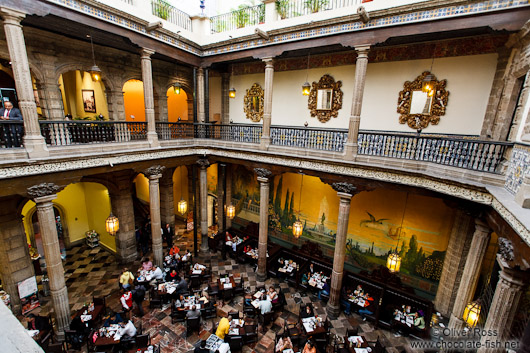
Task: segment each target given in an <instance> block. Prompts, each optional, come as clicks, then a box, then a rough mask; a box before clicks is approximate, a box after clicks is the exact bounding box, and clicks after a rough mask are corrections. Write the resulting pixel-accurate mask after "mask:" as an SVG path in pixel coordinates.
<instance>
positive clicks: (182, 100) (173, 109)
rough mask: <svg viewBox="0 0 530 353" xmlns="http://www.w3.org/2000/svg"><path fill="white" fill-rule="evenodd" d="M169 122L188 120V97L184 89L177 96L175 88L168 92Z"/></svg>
mask: <svg viewBox="0 0 530 353" xmlns="http://www.w3.org/2000/svg"><path fill="white" fill-rule="evenodd" d="M166 94H167V119H168V120H167V121H170V122H174V121H178V118H179V117H180V119H181V120H188V101H187V100H188V95H187V94H186V92H184V90H183V89H181V90H180V94H175V92H174V90H173V87H170V88H169V89H168V90H167V93H166Z"/></svg>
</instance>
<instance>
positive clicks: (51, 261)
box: [34, 194, 70, 336]
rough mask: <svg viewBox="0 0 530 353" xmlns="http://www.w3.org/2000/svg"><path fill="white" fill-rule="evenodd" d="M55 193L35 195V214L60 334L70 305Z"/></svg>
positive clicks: (67, 317) (66, 323)
mask: <svg viewBox="0 0 530 353" xmlns="http://www.w3.org/2000/svg"><path fill="white" fill-rule="evenodd" d="M56 198H57V195H56V194H52V195H47V196H41V197H36V198H35V199H34V200H35V203H36V204H37V216H38V219H39V227H40V232H41V238H42V247H43V248H44V257H45V258H46V270H47V272H48V279H49V284H50V291H51V294H52V302H53V309H54V312H55V319H56V323H57V331H58V335H59V336H62V335H63V334H64V330H65V329H67V328H68V325H69V324H70V306H69V304H68V291H67V289H66V285H65V281H64V268H63V262H62V260H61V249H60V247H59V237H58V236H57V227H56V225H55V214H54V212H53V203H52V200H54V199H56Z"/></svg>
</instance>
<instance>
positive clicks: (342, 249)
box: [327, 183, 355, 318]
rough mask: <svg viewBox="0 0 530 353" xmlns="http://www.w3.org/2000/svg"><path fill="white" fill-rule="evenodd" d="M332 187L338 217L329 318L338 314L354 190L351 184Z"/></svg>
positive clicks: (328, 310) (328, 306)
mask: <svg viewBox="0 0 530 353" xmlns="http://www.w3.org/2000/svg"><path fill="white" fill-rule="evenodd" d="M333 185H334V188H335V189H336V190H337V191H338V192H337V195H338V196H339V198H340V203H339V217H338V221H337V237H336V238H335V253H334V255H333V272H332V273H331V284H330V293H329V301H328V305H327V312H328V315H329V316H330V317H331V318H337V317H338V316H339V314H340V292H341V288H342V277H343V276H344V260H345V257H346V240H347V238H348V222H349V219H350V203H351V198H352V196H353V192H354V191H355V187H354V186H353V185H351V184H346V183H341V185H343V186H347V187H344V188H337V187H335V185H338V184H333Z"/></svg>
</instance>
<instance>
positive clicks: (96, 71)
mask: <svg viewBox="0 0 530 353" xmlns="http://www.w3.org/2000/svg"><path fill="white" fill-rule="evenodd" d="M87 37H88V38H90V47H91V48H92V60H93V61H94V66H92V67H91V68H90V70H89V71H88V72H90V76H91V77H92V81H94V82H98V81H99V80H100V79H101V69H100V68H99V67H98V66H97V65H96V55H95V54H94V42H93V41H92V36H91V35H90V34H87Z"/></svg>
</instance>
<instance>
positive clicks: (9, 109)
mask: <svg viewBox="0 0 530 353" xmlns="http://www.w3.org/2000/svg"><path fill="white" fill-rule="evenodd" d="M0 119H1V120H4V121H5V120H18V121H21V120H22V113H21V112H20V110H19V109H18V108H13V103H11V102H10V101H5V102H4V108H2V109H0ZM22 131H23V127H22V125H18V124H9V125H8V126H4V128H3V135H4V140H5V142H6V147H8V148H10V147H20V145H21V140H22Z"/></svg>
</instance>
